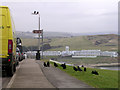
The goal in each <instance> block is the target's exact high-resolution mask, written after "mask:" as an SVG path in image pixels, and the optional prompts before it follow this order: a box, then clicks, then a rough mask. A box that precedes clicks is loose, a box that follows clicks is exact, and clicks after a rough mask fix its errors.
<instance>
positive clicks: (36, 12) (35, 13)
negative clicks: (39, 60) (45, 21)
mask: <svg viewBox="0 0 120 90" xmlns="http://www.w3.org/2000/svg"><path fill="white" fill-rule="evenodd" d="M32 14H33V15H38V16H39V23H38V24H39V25H38V26H39V27H38V29H39V30H40V13H39V12H38V11H34V12H33V13H32ZM38 37H39V38H38V49H39V50H40V33H38Z"/></svg>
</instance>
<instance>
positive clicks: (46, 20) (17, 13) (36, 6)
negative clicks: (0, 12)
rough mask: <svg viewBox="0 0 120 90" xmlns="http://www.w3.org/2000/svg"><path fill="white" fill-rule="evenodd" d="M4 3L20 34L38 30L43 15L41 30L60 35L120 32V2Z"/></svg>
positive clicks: (9, 0) (107, 0)
mask: <svg viewBox="0 0 120 90" xmlns="http://www.w3.org/2000/svg"><path fill="white" fill-rule="evenodd" d="M17 1H19V2H15V1H13V0H4V2H3V3H2V5H5V6H8V7H9V8H10V10H11V13H12V17H13V19H14V23H15V26H16V30H17V31H32V30H36V29H38V16H36V15H32V14H31V13H32V12H33V11H34V10H37V11H39V12H40V15H41V29H44V31H56V32H58V31H59V32H74V33H86V32H88V33H89V32H117V31H118V0H79V1H78V0H74V1H73V0H65V1H60V0H57V1H53V0H52V1H47V0H45V1H44V2H43V0H42V1H39V2H38V1H37V0H30V1H28V0H27V1H26V2H24V1H21V0H17Z"/></svg>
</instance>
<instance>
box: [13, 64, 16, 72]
mask: <svg viewBox="0 0 120 90" xmlns="http://www.w3.org/2000/svg"><path fill="white" fill-rule="evenodd" d="M13 70H14V72H16V65H15V64H14V68H13Z"/></svg>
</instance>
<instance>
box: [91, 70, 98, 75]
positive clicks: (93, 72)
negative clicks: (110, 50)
mask: <svg viewBox="0 0 120 90" xmlns="http://www.w3.org/2000/svg"><path fill="white" fill-rule="evenodd" d="M91 73H92V74H95V75H99V73H98V72H97V71H96V70H95V71H92V72H91Z"/></svg>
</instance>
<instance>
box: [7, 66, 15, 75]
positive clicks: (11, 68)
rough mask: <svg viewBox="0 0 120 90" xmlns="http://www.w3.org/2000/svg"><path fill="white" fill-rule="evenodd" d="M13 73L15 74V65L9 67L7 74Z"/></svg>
mask: <svg viewBox="0 0 120 90" xmlns="http://www.w3.org/2000/svg"><path fill="white" fill-rule="evenodd" d="M13 74H14V67H12V66H10V67H8V70H7V76H10V77H12V76H13Z"/></svg>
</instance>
